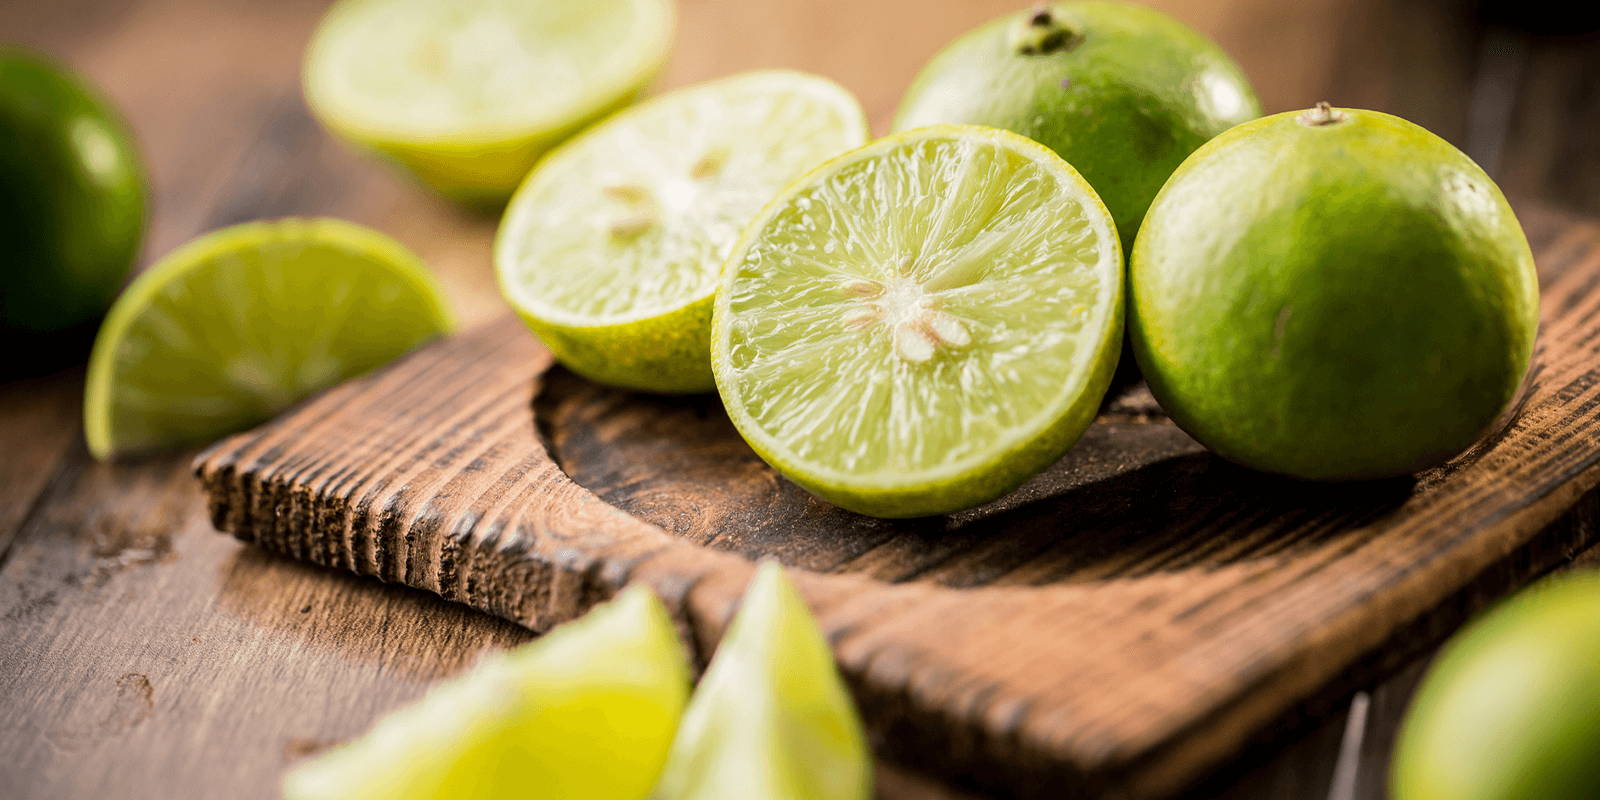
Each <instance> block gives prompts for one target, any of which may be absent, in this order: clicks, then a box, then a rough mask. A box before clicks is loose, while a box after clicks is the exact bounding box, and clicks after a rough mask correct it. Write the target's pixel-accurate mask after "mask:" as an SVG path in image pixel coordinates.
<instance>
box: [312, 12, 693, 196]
mask: <svg viewBox="0 0 1600 800" xmlns="http://www.w3.org/2000/svg"><path fill="white" fill-rule="evenodd" d="M672 26H673V11H672V4H671V3H670V2H669V0H541V1H540V2H518V1H517V0H455V1H454V2H448V3H446V2H438V1H437V0H343V1H342V2H340V3H338V4H337V5H335V6H334V7H333V9H332V10H331V11H329V12H328V15H327V16H326V17H325V18H324V19H323V21H322V24H321V26H319V27H318V29H317V32H316V34H315V36H314V37H313V38H312V40H311V44H310V46H309V47H308V49H307V51H306V61H305V72H304V82H305V94H306V101H307V103H308V104H309V105H310V106H311V109H312V111H313V112H314V113H315V114H316V116H317V117H318V118H319V119H321V120H322V122H323V123H324V124H325V125H327V126H328V127H330V128H332V129H333V130H334V131H336V132H338V133H339V134H340V135H342V136H345V137H346V138H349V139H351V140H353V141H355V142H357V143H359V144H363V145H366V146H369V147H372V148H375V149H377V150H378V151H380V152H382V153H385V154H387V155H389V156H391V157H393V158H394V159H396V160H397V161H399V162H400V163H401V164H403V165H404V166H406V167H408V168H410V169H411V170H412V171H413V172H415V173H416V174H417V176H418V177H420V178H421V179H422V180H423V181H424V182H426V183H428V184H429V185H431V186H433V187H434V188H435V189H437V190H439V191H440V192H442V193H444V194H445V195H448V196H451V197H454V198H456V199H459V200H463V201H467V202H473V203H482V204H493V203H498V202H503V201H504V200H505V198H506V197H508V196H510V194H511V191H512V190H513V189H515V188H516V186H517V183H518V182H520V181H521V180H522V177H523V176H524V175H526V174H527V172H528V169H529V168H530V167H532V166H533V162H534V161H535V160H536V159H537V158H538V157H539V155H540V154H541V153H543V152H544V151H545V150H546V149H548V148H549V147H550V146H551V145H552V144H555V143H556V142H558V141H560V140H561V139H563V138H565V137H567V136H569V135H571V134H572V133H573V132H574V131H576V130H577V129H578V128H580V127H582V126H583V125H585V124H588V123H589V122H591V121H593V120H595V119H598V118H599V117H601V116H603V115H604V114H606V113H608V112H610V111H611V110H613V109H615V108H617V107H618V106H620V105H622V104H625V103H626V102H628V101H629V100H631V99H632V98H633V96H634V95H635V94H636V93H637V92H638V91H639V89H640V87H642V86H643V85H644V84H645V83H646V82H648V81H649V79H650V78H651V77H653V76H654V75H655V73H656V72H657V71H658V70H659V69H660V68H661V65H662V64H663V63H664V62H665V61H666V57H667V52H668V50H669V48H670V45H671V40H672Z"/></svg>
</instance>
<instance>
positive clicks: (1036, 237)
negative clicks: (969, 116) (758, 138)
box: [712, 125, 1122, 516]
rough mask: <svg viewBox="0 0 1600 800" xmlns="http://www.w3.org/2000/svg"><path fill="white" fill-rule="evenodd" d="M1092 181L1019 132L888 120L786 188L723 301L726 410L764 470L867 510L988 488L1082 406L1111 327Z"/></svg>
mask: <svg viewBox="0 0 1600 800" xmlns="http://www.w3.org/2000/svg"><path fill="white" fill-rule="evenodd" d="M1121 259H1122V254H1121V248H1120V246H1119V244H1118V241H1117V236H1116V229H1115V226H1114V224H1113V223H1112V221H1111V217H1110V216H1109V214H1108V213H1107V212H1106V210H1105V207H1104V206H1103V205H1102V204H1101V203H1100V200H1099V198H1098V197H1097V196H1096V195H1095V193H1094V190H1093V189H1091V188H1089V185H1088V184H1087V183H1085V182H1084V180H1083V179H1082V178H1081V177H1080V176H1079V175H1078V174H1077V173H1076V172H1075V171H1073V169H1072V168H1071V167H1070V166H1068V165H1067V163H1066V162H1064V161H1062V160H1061V159H1060V158H1059V157H1057V156H1056V155H1055V154H1054V153H1052V152H1050V151H1049V150H1047V149H1045V148H1044V147H1042V146H1040V145H1038V144H1036V143H1034V142H1032V141H1030V140H1028V139H1025V138H1023V137H1021V136H1018V135H1016V134H1012V133H1008V132H1004V131H999V130H996V129H992V128H982V127H977V126H953V125H941V126H933V127H929V128H922V129H919V130H916V131H909V132H906V133H902V134H896V135H894V136H890V137H888V138H886V139H882V140H879V141H877V142H874V143H873V144H870V145H868V146H866V147H864V148H861V149H859V150H856V151H854V152H852V153H849V154H847V155H844V156H841V157H840V158H838V159H836V160H834V161H832V162H829V163H828V164H826V165H824V166H822V167H820V168H818V169H817V170H815V171H813V172H812V173H810V174H809V175H807V176H806V177H805V178H803V179H801V180H799V181H797V182H796V183H795V184H794V185H792V186H790V187H789V188H788V189H787V190H785V192H784V193H783V194H782V195H780V196H779V197H778V198H777V199H776V200H774V201H773V202H772V204H771V205H769V206H768V207H767V209H766V210H765V211H763V212H762V213H761V215H760V217H759V218H758V219H757V220H756V221H755V222H754V223H752V225H751V227H750V228H749V230H748V232H747V233H746V234H745V236H744V238H743V239H742V240H741V242H740V243H739V244H738V246H737V247H736V248H735V251H734V254H733V256H732V257H731V258H730V260H729V262H728V267H727V271H726V273H725V275H724V277H723V283H722V290H721V292H720V293H719V295H718V296H717V301H716V316H715V326H714V331H713V339H712V346H713V355H712V360H713V364H714V366H715V369H716V379H717V385H718V388H719V390H720V391H721V393H722V398H723V401H724V403H725V404H726V405H727V408H728V413H729V415H730V417H732V419H733V421H734V424H735V425H736V426H737V427H738V429H739V431H740V433H741V434H742V435H743V436H744V437H745V440H746V441H747V442H749V443H750V445H751V446H752V447H753V448H754V449H755V450H756V452H757V453H759V454H760V455H761V456H762V457H763V458H765V459H766V460H767V461H768V463H770V464H772V465H773V466H774V467H776V468H777V469H778V470H779V471H780V472H782V473H783V474H784V475H786V476H787V477H789V478H790V479H791V480H793V481H794V482H796V483H798V484H800V485H801V486H803V487H805V488H806V489H808V490H810V491H811V492H813V493H814V494H817V495H819V496H820V497H822V498H823V499H826V500H829V501H831V502H834V503H836V504H838V505H840V506H843V507H845V508H848V509H851V510H855V511H860V512H863V513H868V514H874V515H878V516H917V515H924V514H934V513H943V512H947V511H951V510H955V509H959V508H964V507H967V506H970V505H973V504H976V503H979V502H983V501H985V500H989V499H992V498H994V497H996V496H998V495H1000V494H1002V493H1004V492H1006V491H1009V490H1010V489H1012V488H1014V487H1015V486H1017V485H1018V484H1019V483H1021V482H1022V481H1023V480H1025V479H1026V478H1027V477H1029V476H1030V475H1032V474H1033V473H1034V472H1036V471H1038V470H1040V469H1042V468H1044V467H1045V466H1047V465H1048V464H1050V463H1051V462H1052V461H1054V460H1055V459H1056V458H1058V457H1059V456H1060V455H1061V453H1062V452H1064V451H1065V450H1066V448H1067V447H1070V446H1071V445H1072V443H1073V442H1075V441H1076V440H1077V438H1078V437H1079V435H1081V434H1082V432H1083V430H1084V428H1085V427H1087V426H1088V424H1089V422H1090V420H1091V419H1092V418H1093V415H1094V411H1095V409H1096V407H1097V406H1098V403H1099V401H1100V398H1101V396H1102V395H1103V394H1104V393H1105V389H1106V385H1107V383H1108V381H1109V379H1110V375H1111V371H1112V369H1113V368H1114V367H1115V364H1116V359H1117V352H1118V347H1119V346H1120V342H1121V329H1122V301H1121V298H1122V266H1121V265H1122V260H1121Z"/></svg>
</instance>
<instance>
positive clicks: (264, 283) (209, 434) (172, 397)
mask: <svg viewBox="0 0 1600 800" xmlns="http://www.w3.org/2000/svg"><path fill="white" fill-rule="evenodd" d="M450 324H451V323H450V315H449V312H448V311H447V310H446V308H445V305H444V300H443V297H442V296H441V294H440V292H439V288H438V286H437V285H436V284H435V283H434V281H433V278H432V277H431V276H430V275H429V274H428V271H427V268H426V267H424V266H423V264H422V262H421V261H419V260H418V259H417V257H416V256H415V255H412V254H411V252H410V251H408V250H406V249H405V248H404V247H402V246H401V245H400V244H399V243H397V242H395V241H394V240H392V239H390V238H388V237H387V236H384V235H382V234H380V233H377V232H376V231H372V230H369V229H367V228H363V227H361V226H359V225H353V224H350V223H348V222H341V221H339V220H332V219H310V220H305V219H286V220H280V221H275V222H254V223H247V224H244V225H238V226H235V227H232V228H226V229H223V230H220V231H216V232H214V233H211V234H208V235H206V236H202V237H200V238H199V239H196V240H194V241H192V242H190V243H188V244H187V245H184V246H183V247H180V248H178V249H177V250H175V251H173V252H172V253H170V254H169V255H167V256H166V257H165V258H163V259H162V260H161V261H160V262H159V263H158V264H156V265H155V266H153V267H151V268H150V269H149V270H147V271H145V273H144V274H142V275H140V276H139V278H138V279H137V280H135V281H134V282H133V284H132V285H131V286H129V287H128V289H127V291H125V292H123V294H122V296H121V297H120V298H118V299H117V302H116V304H115V305H113V306H112V308H111V312H110V314H108V315H107V317H106V321H105V324H104V325H103V326H102V327H101V328H100V333H99V336H98V337H97V338H96V339H95V343H94V352H93V354H92V355H91V356H90V358H89V376H88V381H87V387H86V389H85V396H84V430H85V435H86V437H87V438H88V441H89V450H90V452H92V453H93V454H94V455H95V457H96V458H106V457H109V456H112V455H116V454H122V453H130V452H139V451H148V450H155V449H160V448H165V447H175V446H179V445H184V444H192V443H198V442H205V441H209V440H211V439H215V438H217V437H218V436H221V435H223V434H227V433H231V432H233V431H237V430H240V429H242V428H246V427H249V426H250V425H253V424H255V423H257V422H260V421H262V420H265V419H267V418H269V417H271V416H273V415H274V414H276V413H277V412H278V411H281V410H282V409H284V408H285V407H287V406H289V405H290V404H292V403H294V402H296V401H298V400H300V399H301V398H304V397H306V396H307V395H309V394H311V393H313V392H316V391H318V390H320V389H323V388H325V387H328V386H331V385H333V384H335V383H338V382H340V381H342V380H344V379H346V378H349V377H351V376H353V375H357V374H360V373H362V372H366V371H367V370H370V369H373V368H374V367H377V366H380V365H382V364H384V363H386V362H388V361H390V360H392V359H394V358H395V357H396V356H398V355H400V354H401V353H404V352H406V351H407V350H410V349H411V348H413V347H415V346H416V345H417V344H419V343H421V342H423V341H425V340H427V339H431V338H433V337H435V336H438V335H440V334H441V333H443V332H445V331H446V330H448V329H449V328H450Z"/></svg>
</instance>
